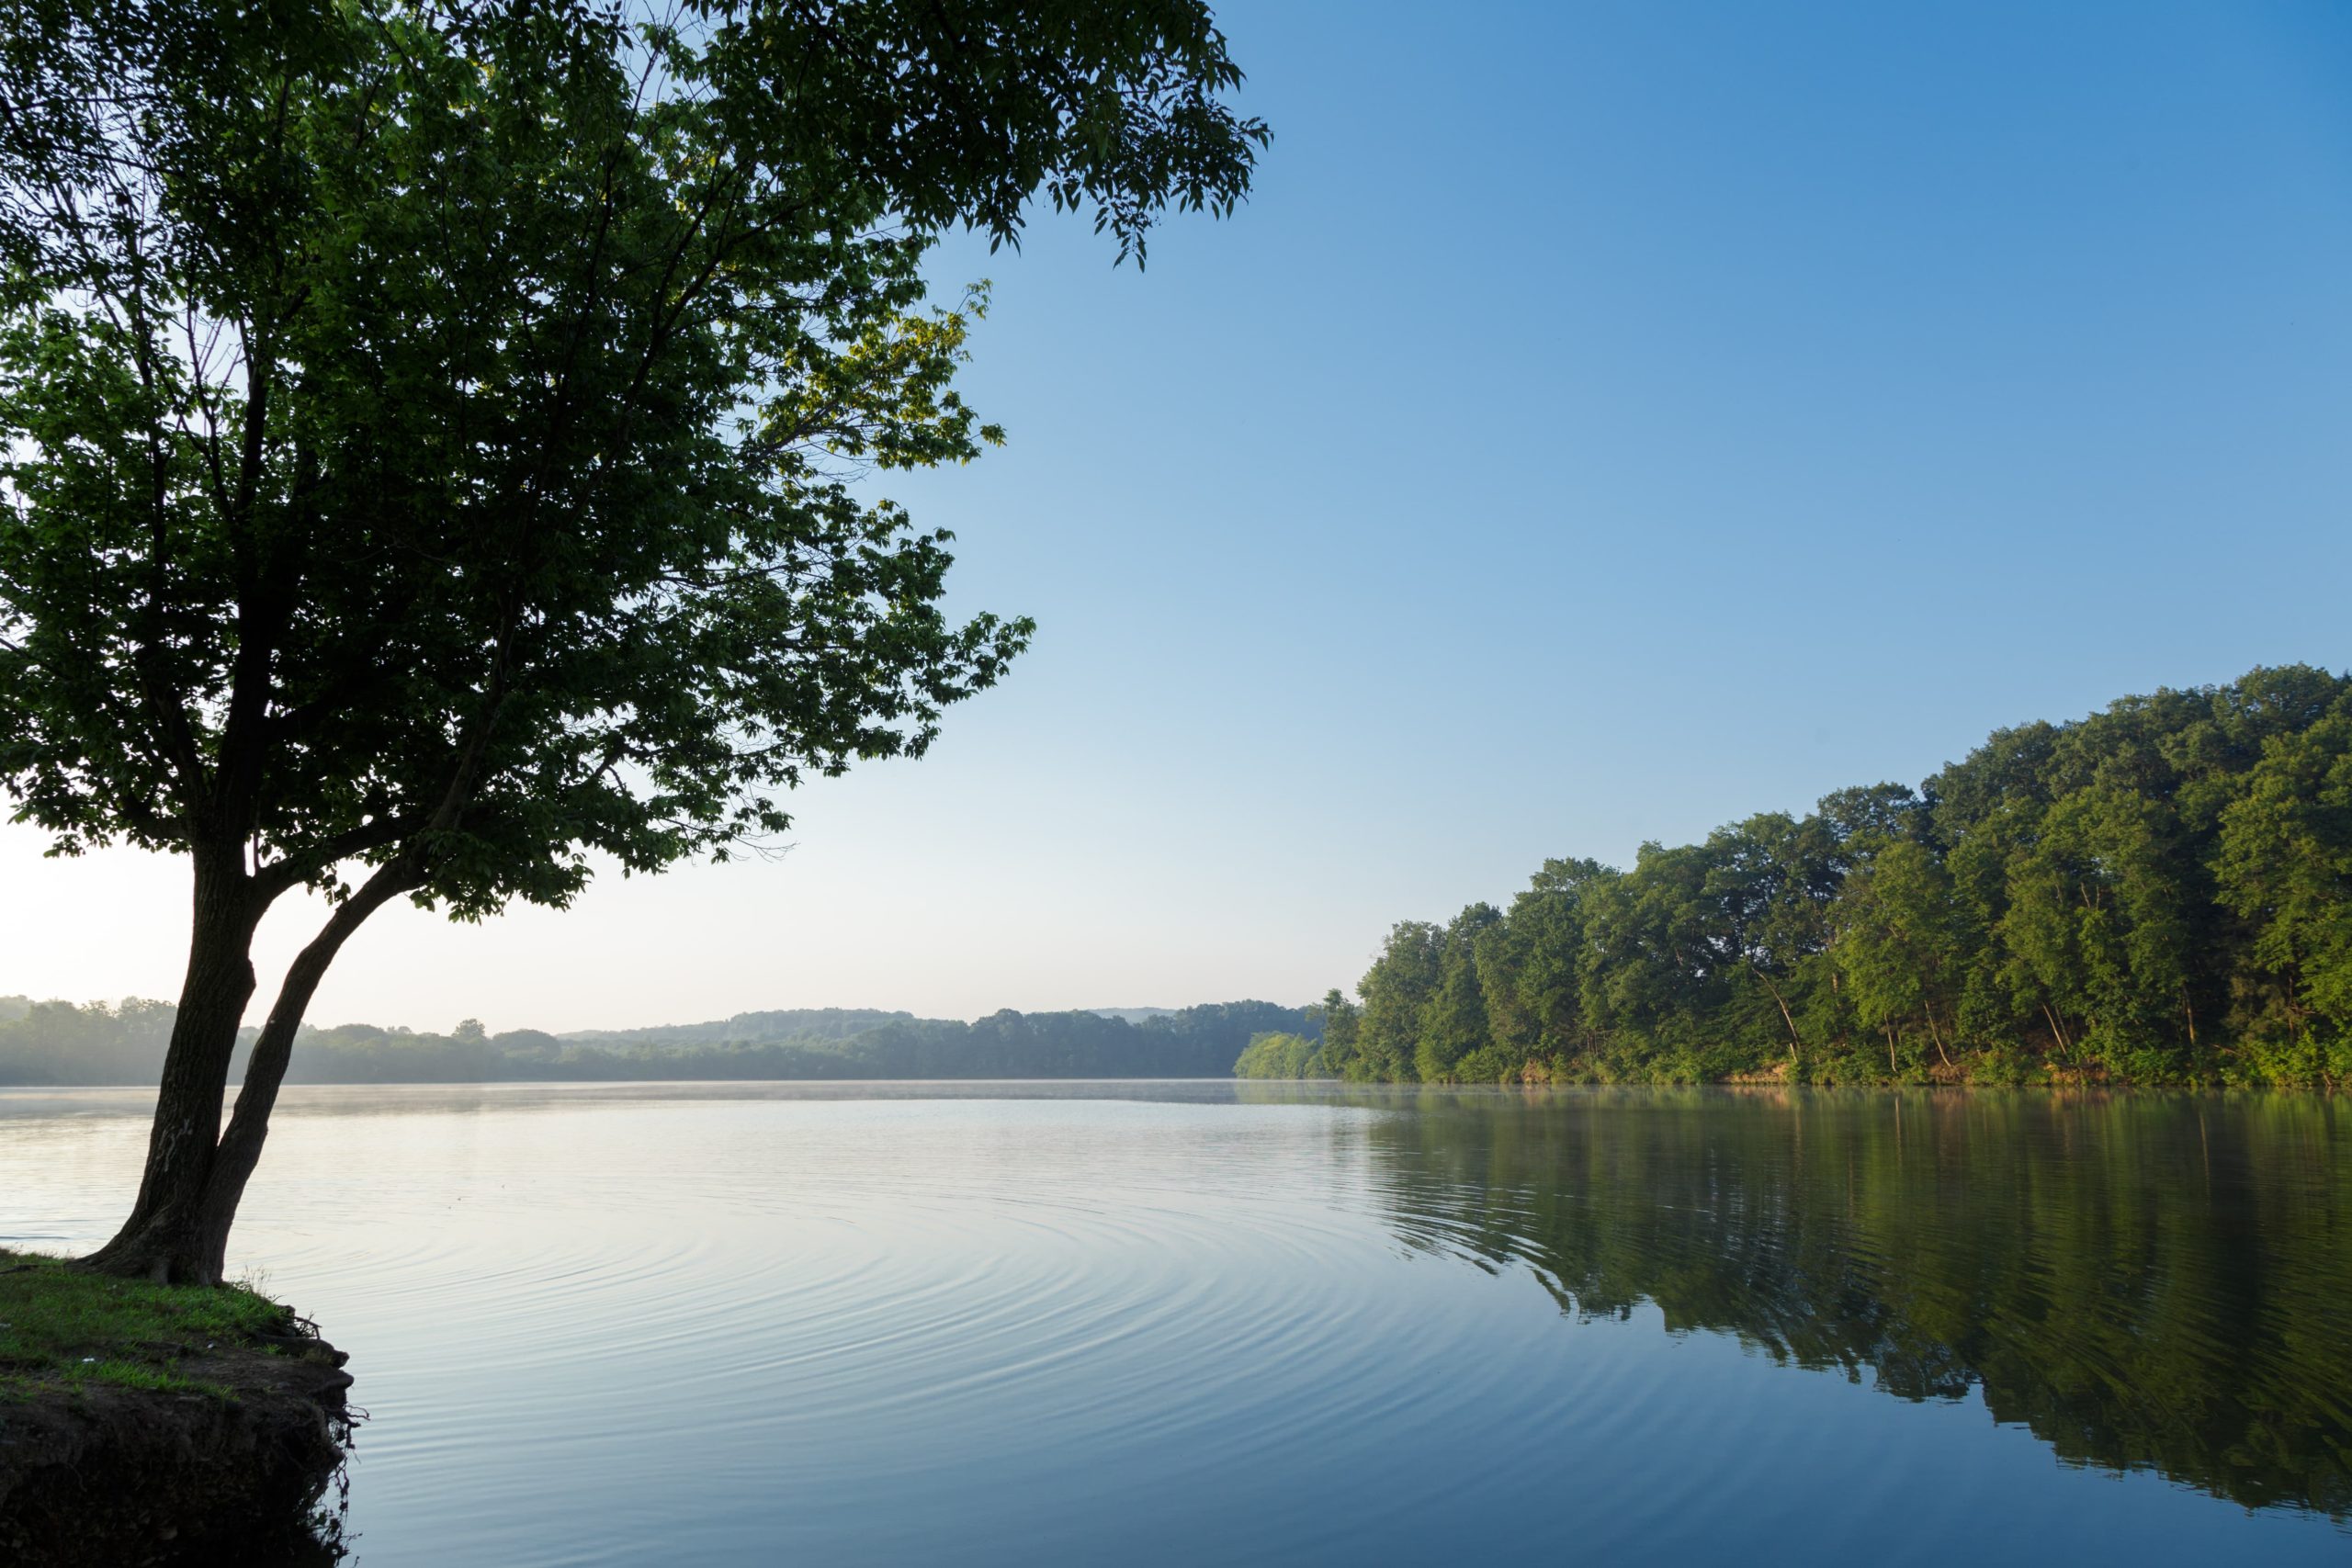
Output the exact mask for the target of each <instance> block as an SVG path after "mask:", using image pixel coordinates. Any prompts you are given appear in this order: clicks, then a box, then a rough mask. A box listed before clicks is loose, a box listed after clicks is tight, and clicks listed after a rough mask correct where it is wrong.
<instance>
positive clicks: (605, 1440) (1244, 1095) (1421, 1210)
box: [0, 1082, 2352, 1568]
mask: <svg viewBox="0 0 2352 1568" xmlns="http://www.w3.org/2000/svg"><path fill="white" fill-rule="evenodd" d="M148 1103H149V1101H148V1100H146V1098H145V1097H141V1096H138V1095H133V1094H128V1093H124V1092H122V1091H79V1092H73V1091H50V1092H47V1093H43V1094H35V1095H6V1094H0V1236H6V1235H18V1236H29V1235H38V1236H40V1238H41V1240H40V1242H39V1245H45V1246H51V1247H57V1248H59V1249H62V1250H73V1249H77V1248H80V1247H86V1246H90V1245H94V1244H95V1243H96V1242H97V1241H99V1240H102V1239H103V1238H104V1237H105V1235H107V1233H108V1231H109V1230H110V1229H111V1227H112V1225H113V1224H115V1223H116V1221H117V1220H118V1219H119V1205H120V1204H121V1202H122V1201H123V1199H124V1197H125V1195H126V1194H127V1193H128V1192H129V1191H130V1188H131V1186H132V1185H133V1184H135V1181H136V1179H137V1174H138V1169H139V1160H140V1157H141V1154H142V1152H143V1149H144V1142H145V1111H146V1108H147V1104H148ZM2347 1180H2352V1127H2348V1126H2347V1125H2346V1122H2345V1120H2344V1117H2343V1113H2342V1111H2341V1109H2340V1108H2339V1106H2338V1105H2337V1104H2335V1103H2334V1102H2331V1101H2327V1100H2317V1099H2309V1098H2295V1097H2284V1096H2282V1097H2268V1098H2255V1097H2248V1098H2245V1099H2217V1098H2211V1097H2207V1098H2189V1097H2181V1098H2162V1097H2146V1096H2132V1097H2114V1098H2104V1099H2102V1098H2075V1099H2053V1098H2051V1097H2048V1096H2044V1095H2033V1094H2023V1093H2020V1094H2017V1095H2014V1096H1987V1095H1983V1094H1978V1095H1973V1096H1970V1097H1966V1098H1960V1097H1951V1098H1938V1097H1934V1096H1928V1095H1920V1096H1914V1097H1908V1098H1896V1097H1889V1096H1886V1095H1883V1094H1876V1093H1871V1094H1850V1095H1840V1094H1835V1093H1812V1094H1802V1095H1794V1096H1773V1095H1768V1094H1759V1093H1746V1092H1732V1091H1723V1090H1711V1091H1664V1092H1654V1091H1617V1090H1600V1091H1576V1090H1558V1091H1551V1092H1548V1093H1541V1094H1537V1095H1533V1096H1528V1095H1522V1094H1520V1093H1518V1092H1517V1091H1506V1090H1499V1089H1483V1090H1466V1091H1457V1092H1444V1091H1416V1090H1411V1089H1402V1090H1395V1089H1391V1090H1374V1091H1358V1090H1342V1089H1302V1088H1298V1087H1295V1086H1292V1087H1285V1086H1272V1085H1243V1086H1234V1085H1229V1084H1204V1083H1187V1084H1181V1085H1151V1084H1140V1083H1133V1082H1123V1083H1119V1084H1097V1085H1085V1084H1051V1085H1041V1084H1007V1085H981V1084H969V1083H958V1084H955V1085H941V1086H925V1085H909V1084H898V1085H848V1084H824V1085H808V1086H802V1085H736V1084H727V1085H639V1086H620V1085H594V1086H577V1087H574V1086H548V1085H537V1086H496V1085H481V1086H463V1087H458V1088H446V1087H445V1088H433V1087H424V1086H419V1087H398V1088H301V1089H293V1090H289V1091H288V1098H287V1100H286V1101H285V1103H284V1106H283V1109H282V1111H281V1113H280V1116H279V1119H278V1122H277V1126H276V1128H275V1129H274V1131H273V1133H272V1136H271V1145H270V1153H269V1156H268V1158H267V1159H266V1160H265V1162H264V1164H263V1168H262V1170H261V1172H260V1174H259V1176H258V1177H257V1178H256V1180H255V1183H254V1190H253V1192H252V1194H251V1196H250V1198H249V1200H248V1203H247V1208H246V1213H245V1216H244V1218H243V1221H242V1222H241V1228H240V1231H239V1235H238V1240H237V1243H236V1247H235V1252H234V1256H233V1257H232V1267H235V1268H238V1269H245V1270H250V1271H252V1272H253V1273H254V1274H255V1275H256V1276H258V1278H259V1279H260V1280H261V1282H262V1283H263V1284H264V1285H265V1286H266V1288H268V1289H270V1290H271V1291H272V1292H274V1293H277V1294H279V1295H281V1296H284V1297H286V1298H288V1299H290V1300H291V1301H293V1302H294V1303H296V1304H297V1305H298V1306H300V1308H301V1309H302V1310H303V1311H305V1312H306V1313H308V1314H311V1315H313V1316H315V1317H316V1318H317V1319H318V1320H319V1321H320V1322H321V1323H322V1325H325V1327H326V1330H327V1332H328V1334H329V1336H330V1337H332V1338H334V1340H335V1341H336V1342H337V1343H338V1344H339V1345H341V1346H342V1347H343V1348H345V1349H347V1350H350V1351H351V1352H352V1354H353V1361H352V1367H351V1370H352V1371H353V1372H354V1373H355V1375H356V1377H357V1378H358V1380H359V1381H358V1385H357V1387H356V1389H355V1390H354V1397H355V1399H356V1401H357V1403H359V1404H362V1405H364V1406H366V1407H367V1408H368V1411H370V1412H371V1414H372V1419H371V1420H370V1421H369V1422H368V1424H367V1425H366V1426H365V1427H363V1428H362V1430H361V1434H360V1438H359V1447H358V1451H357V1456H356V1461H355V1463H354V1465H353V1467H352V1477H351V1479H352V1490H351V1499H350V1514H349V1521H348V1522H349V1527H350V1529H351V1531H352V1533H353V1535H354V1537H355V1538H356V1558H357V1560H358V1562H360V1563H362V1564H368V1565H375V1564H396V1563H402V1562H433V1561H436V1560H439V1561H447V1562H497V1563H500V1564H503V1565H513V1568H532V1565H536V1564H548V1565H552V1564H558V1563H561V1564H566V1565H571V1568H576V1565H579V1564H590V1563H603V1564H611V1565H615V1568H654V1565H666V1564H669V1563H673V1562H780V1561H792V1562H823V1563H826V1564H829V1565H860V1564H872V1565H875V1568H884V1565H891V1568H895V1565H896V1564H899V1563H905V1562H939V1561H954V1562H957V1563H959V1564H960V1565H962V1568H1000V1565H1001V1568H1015V1565H1016V1564H1018V1565H1026V1564H1032V1563H1035V1562H1121V1563H1123V1564H1125V1565H1127V1568H1163V1565H1164V1568H1195V1565H1196V1564H1199V1563H1202V1562H1216V1563H1220V1564H1246V1563H1264V1564H1270V1565H1271V1564H1280V1565H1282V1568H1294V1565H1296V1564H1300V1563H1317V1564H1319V1563H1325V1562H1330V1563H1346V1564H1350V1565H1351V1568H1356V1565H1361V1564H1365V1563H1391V1562H1394V1563H1419V1562H1509V1561H1552V1560H1555V1559H1557V1558H1558V1557H1560V1556H1561V1555H1562V1552H1563V1548H1562V1542H1563V1540H1573V1542H1574V1545H1575V1551H1576V1554H1577V1556H1578V1557H1580V1558H1582V1559H1584V1560H1588V1561H1592V1562H1625V1561H1634V1562H1726V1561H1738V1562H1743V1563H1745V1564H1747V1565H1748V1568H1757V1565H1759V1564H1770V1563H1780V1562H1786V1563H1789V1564H1792V1568H1793V1565H1795V1564H1799V1563H1802V1564H1804V1565H1805V1568H1815V1565H1816V1564H1819V1563H1823V1562H1872V1563H1876V1564H1881V1565H1885V1564H1893V1563H1914V1564H1928V1565H1935V1568H1941V1565H1946V1564H1949V1565H1951V1568H1962V1565H1968V1568H1974V1565H1977V1564H1981V1563H1983V1562H1986V1561H2002V1562H2052V1563H2056V1562H2083V1561H2122V1560H2130V1561H2135V1562H2150V1563H2155V1562H2179V1563H2198V1562H2224V1561H2249V1562H2251V1561H2261V1562H2266V1563H2290V1562H2330V1563H2334V1562H2341V1561H2342V1560H2343V1557H2344V1548H2345V1544H2346V1530H2347V1528H2352V1527H2347V1526H2346V1524H2345V1523H2343V1522H2341V1521H2344V1520H2345V1519H2346V1513H2347V1504H2352V1495H2348V1494H2347V1486H2346V1471H2347V1464H2346V1453H2347V1450H2348V1449H2352V1441H2347V1432H2352V1421H2347V1419H2346V1409H2345V1400H2346V1393H2347V1391H2352V1233H2347V1232H2346V1228H2345V1224H2346V1222H2345V1220H2344V1219H2343V1216H2344V1215H2346V1213H2347V1212H2352V1211H2348V1210H2347V1205H2346V1198H2347V1196H2352V1194H2347V1192H2346V1182H2347ZM1563 1314H1565V1317H1564V1315H1563ZM1776 1362H1778V1363H1780V1364H1779V1365H1776V1364H1775V1363H1776ZM1799 1367H1804V1368H1813V1369H1817V1370H1816V1371H1810V1372H1807V1371H1797V1370H1795V1369H1797V1368H1799ZM1839 1373H1843V1374H1844V1376H1842V1377H1841V1376H1839V1375H1838V1374H1839ZM1849 1379H1850V1380H1851V1383H1850V1384H1849V1381H1848V1380H1849ZM1873 1390H1878V1391H1883V1392H1873ZM1886 1393H1894V1394H1896V1395H1898V1396H1900V1397H1899V1398H1895V1399H1890V1398H1887V1397H1885V1396H1884V1395H1885V1394H1886ZM1988 1408H1989V1410H1990V1412H1991V1414H1992V1415H1993V1416H1996V1417H1997V1418H1998V1419H1999V1421H2001V1422H2004V1423H2007V1426H2000V1427H1996V1425H1995V1424H1994V1422H1992V1421H1988V1420H1987V1419H1986V1410H1987V1409H1988ZM2053 1451H2054V1452H2055V1453H2056V1454H2058V1455H2060V1456H2063V1457H2064V1459H2065V1460H2066V1461H2069V1464H2068V1465H2064V1466H2062V1465H2061V1464H2058V1463H2054V1462H2052V1452H2053ZM2217 1498H2219V1499H2222V1500H2221V1501H2217V1500H2216V1499H2217ZM2236 1505H2245V1506H2243V1507H2242V1506H2236ZM2249 1510H2251V1511H2249Z"/></svg>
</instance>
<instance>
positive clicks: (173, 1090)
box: [83, 844, 261, 1284]
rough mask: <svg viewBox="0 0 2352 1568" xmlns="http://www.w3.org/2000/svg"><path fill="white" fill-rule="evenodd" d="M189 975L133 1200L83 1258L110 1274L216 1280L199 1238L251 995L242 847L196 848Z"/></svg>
mask: <svg viewBox="0 0 2352 1568" xmlns="http://www.w3.org/2000/svg"><path fill="white" fill-rule="evenodd" d="M194 860H195V884H196V887H195V912H194V918H193V920H192V923H191V927H190V931H189V937H188V956H187V978H186V979H185V980H184V981H183V982H182V984H181V987H180V1001H179V1013H178V1016H177V1017H176V1018H175V1019H174V1020H173V1022H172V1043H171V1046H170V1049H169V1050H168V1051H167V1052H166V1053H165V1055H164V1077H163V1082H162V1085H161V1087H160V1089H158V1091H157V1095H156V1100H155V1122H154V1126H153V1130H152V1131H151V1132H150V1133H149V1134H148V1140H147V1167H146V1170H145V1172H144V1173H143V1174H142V1175H141V1178H140V1181H139V1198H138V1201H136V1202H135V1203H133V1204H132V1205H131V1209H130V1218H129V1219H127V1220H125V1221H124V1222H123V1223H122V1229H121V1230H120V1231H119V1232H117V1233H116V1235H115V1238H114V1239H113V1240H112V1241H110V1242H108V1243H107V1245H106V1246H105V1247H100V1248H99V1249H98V1250H97V1251H96V1252H95V1253H93V1254H91V1255H90V1256H89V1257H88V1258H85V1259H84V1260H83V1261H84V1263H85V1266H87V1267H89V1268H92V1269H100V1270H102V1271H104V1272H107V1273H110V1274H126V1275H133V1276H145V1277H147V1278H150V1279H153V1280H159V1281H165V1282H186V1283H197V1284H213V1283H216V1282H218V1280H219V1279H220V1265H219V1262H218V1259H219V1258H220V1245H219V1242H218V1241H217V1240H215V1239H214V1238H211V1237H209V1236H208V1235H206V1234H205V1226H206V1224H207V1220H206V1205H205V1201H204V1200H205V1191H206V1188H207V1185H208V1183H209V1180H210V1179H211V1175H212V1168H213V1163H214V1156H215V1144H216V1142H217V1140H218V1139H219V1137H220V1102H221V1100H222V1098H223V1097H224V1096H225V1094H226V1093H227V1088H228V1081H229V1058H230V1056H231V1055H232V1054H233V1053H234V1052H235V1050H236V1048H237V1029H238V1026H239V1025H240V1024H241V1023H243V1021H244V1016H245V1004H246V1003H247V1002H249V1001H251V1000H252V999H253V994H254V965H253V958H252V950H253V937H254V926H255V925H256V924H258V923H259V919H260V914H261V911H260V909H259V908H257V907H256V906H257V904H258V902H259V901H258V900H257V899H256V898H255V897H254V890H253V886H252V883H251V880H250V878H248V877H247V876H246V874H245V868H244V851H243V846H242V845H241V844H228V845H220V844H212V845H206V846H202V847H200V848H198V850H197V851H196V852H195V855H194Z"/></svg>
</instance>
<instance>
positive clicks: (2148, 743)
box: [1236, 665, 2352, 1089]
mask: <svg viewBox="0 0 2352 1568" xmlns="http://www.w3.org/2000/svg"><path fill="white" fill-rule="evenodd" d="M1357 993H1358V994H1357V996H1356V997H1355V998H1350V997H1347V996H1345V995H1343V994H1342V993H1340V991H1337V990H1334V991H1332V992H1331V993H1330V994H1329V996H1328V997H1327V998H1325V1002H1324V1007H1323V1012H1324V1015H1325V1016H1324V1019H1323V1022H1324V1026H1325V1027H1324V1030H1323V1038H1322V1041H1321V1043H1320V1044H1319V1046H1317V1047H1314V1048H1311V1049H1306V1050H1301V1049H1300V1048H1299V1047H1298V1045H1297V1044H1296V1043H1291V1042H1261V1043H1259V1044H1258V1045H1256V1046H1254V1047H1253V1048H1252V1050H1251V1051H1250V1052H1248V1053H1245V1054H1244V1055H1243V1057H1242V1058H1241V1059H1240V1060H1239V1061H1238V1062H1237V1064H1236V1072H1237V1073H1238V1074H1239V1075H1240V1076H1242V1077H1344V1078H1349V1079H1354V1080H1363V1081H1379V1080H1403V1081H1411V1080H1420V1081H1427V1082H1452V1083H1476V1082H1506V1083H1508V1082H1535V1083H1543V1082H1591V1081H1662V1082H1699V1081H1707V1080H1722V1079H1739V1078H1759V1077H1770V1078H1776V1079H1780V1080H1782V1081H1790V1082H1811V1083H1883V1082H1900V1083H1920V1082H1927V1083H1992V1084H2022V1083H2043V1082H2109V1083H2135V1084H2151V1085H2214V1084H2245V1085H2263V1084H2271V1085H2281V1086H2307V1087H2323V1088H2331V1089H2332V1088H2336V1087H2340V1086H2342V1085H2343V1084H2345V1083H2346V1080H2347V1078H2352V677H2347V676H2344V675H2335V674H2331V673H2329V672H2328V671H2324V670H2320V669H2314V668H2312V667H2310V666H2307V665H2292V666H2285V667H2280V668H2275V669H2257V670H2256V671H2252V672H2251V673H2249V674H2247V675H2246V676H2245V677H2244V678H2243V679H2240V680H2237V681H2234V682H2230V683H2229V684H2227V685H2222V686H2212V687H2199V688H2195V689H2192V690H2186V691H2169V690H2166V691H2158V692H2157V693H2155V694H2154V695H2151V696H2143V697H2126V698H2124V699H2122V700H2120V701H2119V702H2116V703H2114V704H2112V705H2109V707H2107V708H2106V709H2104V710H2102V711H2101V712H2098V713H2096V714H2093V715H2092V716H2089V717H2087V718H2084V719H2081V720H2077V721H2075V722H2073V723H2066V724H2052V723H2035V724H2028V725H2023V726H2020V727H2018V728H2013V729H2003V730H2000V731H1997V732H1996V733H1995V734H1994V735H1993V736H1991V737H1990V738H1989V739H1986V740H1985V743H1984V744H1983V745H1981V746H1979V747H1978V748H1977V749H1976V750H1973V751H1972V752H1971V753H1969V755H1968V756H1967V758H1966V759H1965V760H1964V761H1959V762H1955V763H1952V764H1951V765H1949V766H1947V767H1946V768H1944V769H1943V770H1942V771H1941V772H1939V773H1937V774H1935V775H1934V776H1933V777H1931V778H1929V779H1928V780H1926V781H1925V782H1924V783H1923V784H1920V785H1919V786H1918V787H1917V788H1916V789H1914V788H1911V787H1909V786H1906V785H1903V784H1872V785H1865V786H1862V787H1859V788H1853V789H1845V790H1840V791H1838V792H1837V793H1835V794H1833V795H1827V796H1826V797H1824V798H1823V799H1822V801H1821V802H1820V804H1819V806H1818V807H1817V808H1816V809H1815V811H1814V812H1812V813H1810V814H1808V815H1806V816H1804V817H1802V818H1799V817H1792V816H1789V815H1787V814H1785V813H1780V812H1768V813H1765V814H1763V815H1759V816H1756V817H1751V818H1747V820H1745V821H1742V822H1738V823H1735V824H1733V825H1731V826H1729V827H1725V828H1723V829H1718V830H1716V831H1715V832H1714V833H1713V834H1711V835H1709V837H1708V838H1707V840H1706V841H1705V842H1703V843H1699V844H1688V845H1682V846H1679V847H1676V848H1670V849H1669V848H1667V847H1664V846H1662V845H1658V844H1655V843H1652V844H1645V845H1644V846H1643V847H1642V849H1641V852H1640V853H1639V855H1638V856H1637V858H1636V860H1635V862H1634V866H1633V867H1632V869H1631V870H1625V871H1620V870H1616V869H1613V868H1611V867H1608V866H1604V865H1601V864H1600V863H1596V862H1593V861H1589V860H1554V861H1547V862H1546V863H1544V868H1543V869H1542V870H1541V871H1540V872H1538V873H1537V874H1536V875H1535V877H1534V878H1533V880H1532V883H1531V885H1530V886H1529V887H1528V889H1527V890H1526V891H1525V892H1523V893H1521V894H1520V895H1519V896H1518V897H1516V898H1515V899H1514V900H1512V902H1511V904H1510V907H1509V908H1494V907H1493V906H1491V905H1488V904H1485V903H1478V904H1473V905H1471V906H1470V907H1469V908H1465V909H1464V910H1463V911H1462V912H1461V913H1460V914H1458V915H1456V916H1455V917H1454V918H1453V919H1452V920H1450V921H1448V922H1446V923H1445V924H1443V925H1438V924H1433V923H1429V922H1424V921H1418V920H1408V921H1404V922H1401V923H1399V924H1398V925H1397V927H1396V928H1395V929H1394V930H1393V931H1391V932H1390V933H1389V936H1388V939H1387V941H1386V943H1385V946H1384V948H1383V951H1382V952H1381V953H1380V955H1379V957H1378V958H1377V959H1376V960H1375V961H1374V964H1373V965H1372V968H1371V970H1370V971H1369V972H1368V973H1366V974H1365V976H1363V980H1362V981H1361V982H1359V984H1358V986H1357Z"/></svg>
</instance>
